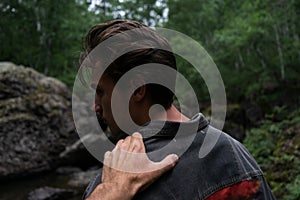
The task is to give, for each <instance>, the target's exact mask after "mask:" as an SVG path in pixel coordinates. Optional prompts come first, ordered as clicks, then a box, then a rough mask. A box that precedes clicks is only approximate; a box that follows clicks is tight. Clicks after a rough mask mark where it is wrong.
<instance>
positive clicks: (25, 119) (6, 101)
mask: <svg viewBox="0 0 300 200" xmlns="http://www.w3.org/2000/svg"><path fill="white" fill-rule="evenodd" d="M77 139H78V136H77V133H76V132H75V126H74V122H73V118H72V109H71V92H70V91H69V90H68V88H67V87H66V86H65V85H64V84H63V83H61V82H60V81H58V80H56V79H54V78H49V77H46V76H44V75H42V74H39V73H38V72H36V71H34V70H33V69H30V68H25V67H23V66H15V65H14V64H12V63H0V163H1V164H0V179H2V178H7V177H10V176H16V175H27V174H30V173H35V172H40V171H43V170H49V169H52V168H53V167H55V166H57V165H58V164H59V163H60V162H62V160H60V159H58V158H59V154H60V153H61V152H63V151H64V150H65V147H66V146H67V145H71V144H72V143H74V142H75V141H76V140H77Z"/></svg>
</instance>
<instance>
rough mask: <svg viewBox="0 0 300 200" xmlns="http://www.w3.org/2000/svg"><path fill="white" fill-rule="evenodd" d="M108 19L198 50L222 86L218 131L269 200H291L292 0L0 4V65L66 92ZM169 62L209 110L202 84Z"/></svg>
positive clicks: (295, 132) (298, 162) (295, 101)
mask: <svg viewBox="0 0 300 200" xmlns="http://www.w3.org/2000/svg"><path fill="white" fill-rule="evenodd" d="M111 19H133V20H138V21H142V22H144V23H145V24H147V25H150V26H157V27H166V28H170V29H174V30H177V31H180V32H182V33H184V34H186V35H188V36H190V37H192V38H193V39H195V40H196V41H198V42H199V43H200V44H201V45H203V47H204V48H205V49H206V50H207V51H208V53H209V54H210V55H211V56H212V58H213V60H214V61H215V63H216V64H217V66H218V68H219V70H220V72H221V74H222V78H223V81H224V83H225V87H226V94H227V101H228V114H227V122H226V124H225V130H226V131H228V132H236V133H237V135H236V137H237V139H239V140H241V141H242V142H243V143H244V144H245V145H246V147H247V148H248V149H249V151H250V152H251V153H252V154H253V155H254V157H255V158H256V160H257V161H258V162H259V164H260V166H261V167H262V169H263V171H264V172H265V173H266V177H267V179H268V181H269V183H270V185H271V188H272V190H273V192H274V194H275V196H277V198H278V199H300V173H299V172H300V109H299V104H300V98H299V92H300V79H299V76H300V38H299V37H300V1H299V0H289V1H287V0H244V1H234V0H209V1H204V0H127V1H126V0H112V1H108V0H102V1H96V0H95V1H92V0H68V1H60V0H43V1H42V0H26V1H25V0H1V1H0V60H1V61H11V62H14V63H16V64H20V65H24V66H28V67H32V68H34V69H36V70H37V71H39V72H41V73H43V74H45V75H47V76H52V77H56V78H58V79H60V80H61V81H63V82H64V83H66V84H67V85H68V86H69V88H70V89H71V88H72V84H73V81H74V77H75V75H76V68H77V62H78V57H79V53H80V51H81V50H82V41H83V38H84V36H85V34H86V33H87V31H88V30H89V28H90V27H91V26H92V25H95V24H97V23H101V22H104V21H108V20H111ZM178 65H179V70H180V71H181V72H182V73H183V74H184V75H185V76H186V77H187V78H188V79H189V80H190V82H191V83H193V84H195V85H197V84H199V88H197V91H196V92H197V95H198V96H199V97H200V98H199V99H200V104H201V105H202V106H203V108H202V109H203V112H207V113H209V109H207V108H206V107H207V106H209V105H210V99H209V95H208V92H207V89H206V87H204V86H203V81H202V80H199V77H198V74H197V73H196V72H195V71H194V70H193V68H191V67H187V64H186V63H185V62H184V61H183V60H181V59H178Z"/></svg>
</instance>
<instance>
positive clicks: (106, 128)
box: [96, 113, 128, 144]
mask: <svg viewBox="0 0 300 200" xmlns="http://www.w3.org/2000/svg"><path fill="white" fill-rule="evenodd" d="M96 116H97V120H98V122H99V125H100V127H101V129H102V131H103V132H104V134H105V135H106V136H107V138H108V139H109V140H110V141H111V142H112V143H113V144H117V142H118V141H119V140H120V139H125V138H126V137H127V136H128V134H126V133H124V132H120V133H113V132H112V131H111V129H110V128H109V126H108V124H107V122H106V120H105V119H103V118H102V117H101V115H100V114H99V113H96Z"/></svg>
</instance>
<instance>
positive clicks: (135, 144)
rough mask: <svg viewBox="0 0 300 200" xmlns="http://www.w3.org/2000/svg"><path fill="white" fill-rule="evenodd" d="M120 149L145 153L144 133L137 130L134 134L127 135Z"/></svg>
mask: <svg viewBox="0 0 300 200" xmlns="http://www.w3.org/2000/svg"><path fill="white" fill-rule="evenodd" d="M120 149H121V150H123V151H127V152H133V153H145V146H144V143H143V137H142V135H141V134H140V133H138V132H135V133H133V134H132V136H128V137H126V138H125V140H124V141H123V143H122V144H121V145H120Z"/></svg>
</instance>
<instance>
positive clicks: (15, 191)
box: [0, 172, 85, 200]
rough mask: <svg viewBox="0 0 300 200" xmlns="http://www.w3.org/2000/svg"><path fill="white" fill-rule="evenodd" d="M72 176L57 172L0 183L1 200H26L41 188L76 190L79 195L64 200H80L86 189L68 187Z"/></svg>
mask: <svg viewBox="0 0 300 200" xmlns="http://www.w3.org/2000/svg"><path fill="white" fill-rule="evenodd" d="M69 180H70V175H61V174H57V173H55V172H49V173H46V174H40V175H38V176H35V177H27V178H22V179H16V180H9V181H1V182H0V200H26V199H28V194H29V193H30V192H31V191H33V190H34V189H37V188H40V187H45V186H49V187H54V188H62V189H76V190H78V191H80V192H79V195H77V196H75V197H72V198H69V199H66V198H64V200H80V199H81V198H82V194H83V191H84V189H85V188H84V187H81V188H76V187H71V186H70V185H68V181H69Z"/></svg>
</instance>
